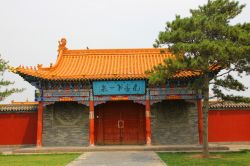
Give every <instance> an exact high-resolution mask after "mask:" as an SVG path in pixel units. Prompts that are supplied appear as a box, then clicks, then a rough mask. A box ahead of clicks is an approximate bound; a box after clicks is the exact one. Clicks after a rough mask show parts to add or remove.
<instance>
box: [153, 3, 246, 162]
mask: <svg viewBox="0 0 250 166" xmlns="http://www.w3.org/2000/svg"><path fill="white" fill-rule="evenodd" d="M244 7H245V5H240V4H239V2H237V1H232V0H208V2H207V4H205V5H203V6H199V7H198V8H197V9H194V10H190V13H191V16H190V17H185V18H181V17H180V16H178V15H177V16H176V18H175V20H174V21H172V22H167V23H166V28H165V31H162V32H160V33H159V36H158V38H157V39H156V41H155V44H154V47H167V48H168V49H169V50H170V51H171V52H172V53H173V54H174V55H175V58H169V59H166V60H165V61H164V64H162V65H159V66H156V67H154V69H153V70H151V71H149V73H150V76H149V83H151V84H155V83H159V82H165V81H166V80H167V79H171V78H172V77H173V76H174V75H175V74H176V73H178V72H180V71H182V70H189V71H193V72H199V73H200V76H199V77H198V78H197V79H195V80H194V82H193V83H192V87H193V88H195V89H199V90H200V91H201V92H202V95H203V128H204V130H203V155H204V156H205V157H208V155H209V151H208V109H209V85H210V84H213V86H212V91H213V94H214V97H217V98H220V99H223V100H233V101H249V98H248V99H245V98H244V97H242V96H233V95H228V94H224V93H223V92H224V91H222V88H225V89H228V90H236V91H244V90H245V89H246V88H247V87H245V86H244V85H243V84H242V83H241V82H239V81H238V80H237V78H236V77H235V74H232V73H238V74H239V75H241V74H249V73H250V65H249V62H250V24H249V23H243V24H240V23H239V24H236V25H232V24H231V23H230V21H231V20H232V19H233V18H235V17H236V16H237V15H239V14H240V13H241V11H242V9H243V8H244ZM218 66H219V67H220V69H223V70H221V71H220V72H213V68H214V67H218ZM217 71H218V70H217Z"/></svg>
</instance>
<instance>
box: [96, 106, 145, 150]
mask: <svg viewBox="0 0 250 166" xmlns="http://www.w3.org/2000/svg"><path fill="white" fill-rule="evenodd" d="M95 135H96V143H97V144H112V145H115V144H145V107H144V106H143V105H140V104H135V103H133V102H132V101H115V102H107V103H105V104H102V105H99V106H97V107H96V109H95Z"/></svg>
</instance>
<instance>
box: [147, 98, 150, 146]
mask: <svg viewBox="0 0 250 166" xmlns="http://www.w3.org/2000/svg"><path fill="white" fill-rule="evenodd" d="M146 145H151V118H150V100H149V94H147V96H146Z"/></svg>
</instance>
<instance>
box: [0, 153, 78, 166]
mask: <svg viewBox="0 0 250 166" xmlns="http://www.w3.org/2000/svg"><path fill="white" fill-rule="evenodd" d="M79 155H80V154H32V155H28V154H27V155H0V166H40V165H42V166H62V165H66V164H68V163H69V162H70V161H72V160H74V159H75V158H77V157H78V156H79Z"/></svg>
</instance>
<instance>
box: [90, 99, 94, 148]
mask: <svg viewBox="0 0 250 166" xmlns="http://www.w3.org/2000/svg"><path fill="white" fill-rule="evenodd" d="M94 108H95V106H94V101H93V97H90V101H89V145H90V146H94V145H95V126H94Z"/></svg>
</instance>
